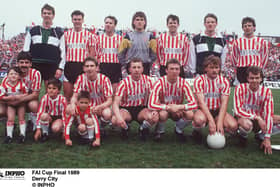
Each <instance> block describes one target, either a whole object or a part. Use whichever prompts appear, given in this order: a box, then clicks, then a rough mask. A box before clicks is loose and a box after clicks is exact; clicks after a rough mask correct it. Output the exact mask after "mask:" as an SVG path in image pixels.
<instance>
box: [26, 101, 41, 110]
mask: <svg viewBox="0 0 280 187" xmlns="http://www.w3.org/2000/svg"><path fill="white" fill-rule="evenodd" d="M38 107H39V102H38V101H37V100H33V101H30V102H29V103H28V108H29V110H30V112H33V113H37V111H38Z"/></svg>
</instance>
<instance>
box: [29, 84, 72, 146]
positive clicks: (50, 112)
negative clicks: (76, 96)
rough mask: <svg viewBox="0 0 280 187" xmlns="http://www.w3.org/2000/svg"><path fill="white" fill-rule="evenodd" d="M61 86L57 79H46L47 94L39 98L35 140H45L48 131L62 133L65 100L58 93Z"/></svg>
mask: <svg viewBox="0 0 280 187" xmlns="http://www.w3.org/2000/svg"><path fill="white" fill-rule="evenodd" d="M61 86H62V83H61V82H60V81H59V80H58V79H55V78H53V79H50V80H49V81H48V85H47V94H45V95H44V96H43V97H42V98H41V101H40V105H39V110H38V116H37V130H36V132H35V135H34V139H35V141H38V140H39V139H40V138H41V141H42V142H45V141H47V140H48V137H49V131H51V132H52V133H54V134H60V133H63V128H64V122H65V110H66V106H67V101H66V98H65V97H64V96H63V95H61V94H60V90H61ZM50 124H51V125H50ZM42 133H43V135H42ZM62 135H64V134H62Z"/></svg>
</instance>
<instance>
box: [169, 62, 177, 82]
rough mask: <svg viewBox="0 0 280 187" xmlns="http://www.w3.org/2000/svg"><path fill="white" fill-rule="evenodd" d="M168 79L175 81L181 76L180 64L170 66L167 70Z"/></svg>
mask: <svg viewBox="0 0 280 187" xmlns="http://www.w3.org/2000/svg"><path fill="white" fill-rule="evenodd" d="M166 74H167V79H168V80H169V81H175V80H177V78H178V77H179V74H180V66H179V64H169V65H168V67H167V68H166Z"/></svg>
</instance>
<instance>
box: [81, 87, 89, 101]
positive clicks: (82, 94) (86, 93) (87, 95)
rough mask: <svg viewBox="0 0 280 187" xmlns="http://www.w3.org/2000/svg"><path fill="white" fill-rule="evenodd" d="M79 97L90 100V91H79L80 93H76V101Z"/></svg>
mask: <svg viewBox="0 0 280 187" xmlns="http://www.w3.org/2000/svg"><path fill="white" fill-rule="evenodd" d="M80 99H88V100H90V93H89V92H88V91H85V90H82V91H80V93H79V94H78V101H79V100H80Z"/></svg>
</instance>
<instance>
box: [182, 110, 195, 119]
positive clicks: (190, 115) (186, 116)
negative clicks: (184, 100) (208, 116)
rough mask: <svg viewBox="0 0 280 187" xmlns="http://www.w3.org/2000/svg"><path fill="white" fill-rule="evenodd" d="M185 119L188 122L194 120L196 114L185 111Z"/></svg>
mask: <svg viewBox="0 0 280 187" xmlns="http://www.w3.org/2000/svg"><path fill="white" fill-rule="evenodd" d="M184 117H185V118H186V119H187V120H193V118H194V113H193V111H185V112H184Z"/></svg>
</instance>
